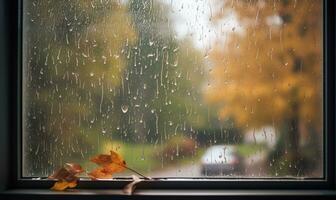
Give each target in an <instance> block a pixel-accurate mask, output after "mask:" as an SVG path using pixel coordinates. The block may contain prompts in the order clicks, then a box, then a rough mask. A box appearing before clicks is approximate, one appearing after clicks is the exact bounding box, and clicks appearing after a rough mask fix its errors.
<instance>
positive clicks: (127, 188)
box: [123, 175, 142, 195]
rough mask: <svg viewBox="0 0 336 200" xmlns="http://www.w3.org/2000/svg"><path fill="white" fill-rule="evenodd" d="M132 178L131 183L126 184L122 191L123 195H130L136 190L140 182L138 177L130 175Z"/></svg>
mask: <svg viewBox="0 0 336 200" xmlns="http://www.w3.org/2000/svg"><path fill="white" fill-rule="evenodd" d="M132 178H133V181H132V182H131V183H129V184H127V185H126V186H125V187H124V189H123V192H124V193H125V194H128V195H132V194H133V192H134V190H135V188H136V185H137V184H138V183H140V182H141V181H142V180H141V179H140V178H139V177H137V176H135V175H132Z"/></svg>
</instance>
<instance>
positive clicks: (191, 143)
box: [22, 0, 323, 178]
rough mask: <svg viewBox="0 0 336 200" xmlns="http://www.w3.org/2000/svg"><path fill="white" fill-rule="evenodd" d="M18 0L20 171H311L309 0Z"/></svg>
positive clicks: (318, 32) (315, 59) (315, 38)
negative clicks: (68, 167)
mask: <svg viewBox="0 0 336 200" xmlns="http://www.w3.org/2000/svg"><path fill="white" fill-rule="evenodd" d="M23 3H24V9H23V66H22V67H23V176H24V177H37V176H38V177H40V176H41V177H45V176H48V175H50V174H51V173H52V172H53V171H54V170H55V169H57V168H59V167H61V166H62V165H64V163H67V162H75V163H79V164H81V165H82V166H83V167H84V168H85V169H86V170H87V171H90V170H92V169H94V168H95V167H97V166H96V165H95V164H94V163H91V162H90V158H92V157H93V156H94V155H97V154H108V153H109V152H110V150H114V151H116V152H118V153H120V154H121V155H122V156H123V157H124V158H125V160H126V162H127V165H128V166H129V167H130V168H132V169H135V170H137V171H139V172H141V173H143V174H146V175H148V176H151V177H200V176H208V177H250V178H258V177H279V178H282V177H294V178H295V177H314V178H320V177H323V160H322V154H323V117H322V113H323V110H322V95H323V89H322V79H323V73H322V71H323V66H322V64H323V51H322V48H323V44H322V33H323V32H322V25H323V18H322V0H300V1H296V0H274V1H266V0H249V1H246V0H239V1H222V0H199V1H194V0H184V1H177V0H157V1H149V0H85V1H83V0H73V1H69V0H60V1H51V0H29V1H24V2H23ZM131 174H133V172H131V171H128V170H126V171H124V172H122V173H118V174H114V177H118V176H129V175H131ZM84 176H85V174H84Z"/></svg>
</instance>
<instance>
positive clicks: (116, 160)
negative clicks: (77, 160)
mask: <svg viewBox="0 0 336 200" xmlns="http://www.w3.org/2000/svg"><path fill="white" fill-rule="evenodd" d="M90 161H91V162H94V163H96V164H97V165H99V166H100V167H99V168H97V169H94V170H93V171H91V172H90V173H88V175H89V176H90V177H91V179H94V180H95V179H106V178H111V177H112V175H113V174H114V173H116V172H122V171H124V170H125V168H127V167H126V162H125V160H124V159H123V158H122V156H121V155H120V154H118V153H117V152H115V151H112V150H111V151H110V155H108V154H100V155H97V156H95V157H93V158H91V159H90Z"/></svg>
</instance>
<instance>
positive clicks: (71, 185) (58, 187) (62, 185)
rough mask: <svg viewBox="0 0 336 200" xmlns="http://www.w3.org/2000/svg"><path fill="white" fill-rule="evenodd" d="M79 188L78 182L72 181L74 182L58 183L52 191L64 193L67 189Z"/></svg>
mask: <svg viewBox="0 0 336 200" xmlns="http://www.w3.org/2000/svg"><path fill="white" fill-rule="evenodd" d="M76 186H77V180H75V181H72V182H67V181H62V180H61V181H57V182H56V183H55V184H54V186H53V187H52V188H50V189H52V190H56V191H64V190H65V189H67V188H74V187H76Z"/></svg>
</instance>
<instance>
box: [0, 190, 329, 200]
mask: <svg viewBox="0 0 336 200" xmlns="http://www.w3.org/2000/svg"><path fill="white" fill-rule="evenodd" d="M0 197H3V198H1V199H48V200H51V199H74V198H76V197H77V198H81V200H85V199H111V198H112V199H118V198H122V199H155V198H157V197H162V198H163V199H168V198H171V199H191V198H192V199H193V200H194V199H195V198H196V199H204V197H211V198H213V199H216V198H218V199H246V198H248V199H268V198H269V197H272V198H273V197H274V198H276V199H277V198H280V197H282V198H283V197H286V198H287V197H292V198H293V199H305V200H307V199H334V198H335V197H336V191H335V190H149V189H146V190H144V189H139V190H136V191H135V193H134V194H133V195H126V194H124V193H123V191H122V190H120V189H94V190H93V189H75V190H72V191H64V192H55V191H51V190H49V189H13V190H7V191H4V192H2V193H1V194H0ZM77 198H76V199H77ZM290 199H291V198H290Z"/></svg>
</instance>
